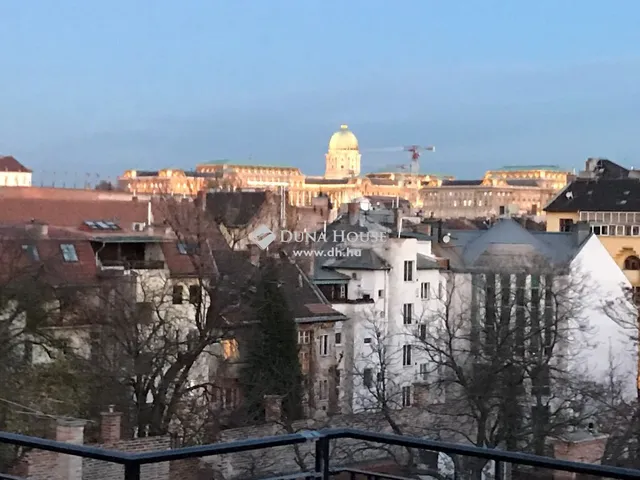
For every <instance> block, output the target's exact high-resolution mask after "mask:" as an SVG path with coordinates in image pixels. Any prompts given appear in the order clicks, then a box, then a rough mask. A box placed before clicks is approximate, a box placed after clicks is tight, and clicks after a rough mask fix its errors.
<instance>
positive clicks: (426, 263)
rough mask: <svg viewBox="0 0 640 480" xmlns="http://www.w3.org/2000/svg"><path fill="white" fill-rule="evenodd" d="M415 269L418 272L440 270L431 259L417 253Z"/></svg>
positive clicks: (436, 263)
mask: <svg viewBox="0 0 640 480" xmlns="http://www.w3.org/2000/svg"><path fill="white" fill-rule="evenodd" d="M417 268H418V270H437V269H439V268H440V265H439V264H438V262H437V261H435V260H434V259H433V258H429V257H427V256H426V255H423V254H421V253H419V254H418V263H417Z"/></svg>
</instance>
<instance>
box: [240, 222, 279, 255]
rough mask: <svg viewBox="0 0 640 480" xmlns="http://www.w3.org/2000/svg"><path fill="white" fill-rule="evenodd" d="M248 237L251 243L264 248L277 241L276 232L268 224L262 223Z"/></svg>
mask: <svg viewBox="0 0 640 480" xmlns="http://www.w3.org/2000/svg"><path fill="white" fill-rule="evenodd" d="M247 237H248V238H249V241H250V242H251V243H254V244H256V245H257V246H258V247H260V248H261V249H262V250H264V249H266V248H267V247H268V246H269V245H271V244H272V243H273V242H274V241H275V239H276V234H275V233H273V232H272V231H271V229H270V228H269V227H267V226H266V225H260V226H259V227H258V228H256V229H255V230H254V231H253V232H251V233H250V234H249V235H247Z"/></svg>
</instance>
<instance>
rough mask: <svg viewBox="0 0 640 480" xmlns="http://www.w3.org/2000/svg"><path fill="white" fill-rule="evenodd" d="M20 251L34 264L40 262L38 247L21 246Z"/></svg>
mask: <svg viewBox="0 0 640 480" xmlns="http://www.w3.org/2000/svg"><path fill="white" fill-rule="evenodd" d="M22 250H23V251H24V252H25V253H26V254H27V255H28V256H29V258H30V259H31V260H33V261H34V262H38V261H40V253H38V247H36V246H35V245H22Z"/></svg>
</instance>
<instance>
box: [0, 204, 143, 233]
mask: <svg viewBox="0 0 640 480" xmlns="http://www.w3.org/2000/svg"><path fill="white" fill-rule="evenodd" d="M0 203H1V204H2V208H0V225H2V224H4V225H7V224H19V223H25V222H30V221H31V220H35V221H38V222H44V223H47V224H49V225H54V226H57V227H79V226H80V225H82V223H83V222H84V221H86V220H111V221H113V222H115V223H117V224H119V225H120V226H121V227H122V228H123V229H125V230H131V229H132V228H133V223H135V222H140V223H145V222H146V221H147V211H148V202H143V201H129V202H122V201H113V200H102V201H100V200H53V199H39V198H3V199H2V200H1V201H0Z"/></svg>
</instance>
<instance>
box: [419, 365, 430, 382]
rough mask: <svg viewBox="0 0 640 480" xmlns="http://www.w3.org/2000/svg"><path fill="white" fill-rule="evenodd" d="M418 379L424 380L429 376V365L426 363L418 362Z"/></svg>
mask: <svg viewBox="0 0 640 480" xmlns="http://www.w3.org/2000/svg"><path fill="white" fill-rule="evenodd" d="M419 375H420V380H422V381H426V380H427V379H428V377H429V365H427V364H426V363H421V364H420V374H419Z"/></svg>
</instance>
